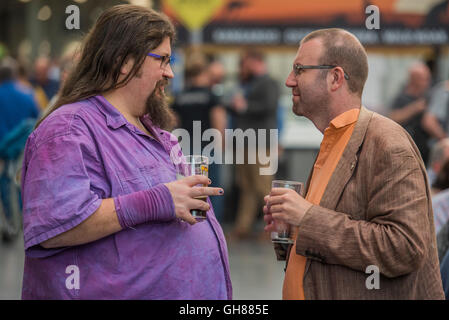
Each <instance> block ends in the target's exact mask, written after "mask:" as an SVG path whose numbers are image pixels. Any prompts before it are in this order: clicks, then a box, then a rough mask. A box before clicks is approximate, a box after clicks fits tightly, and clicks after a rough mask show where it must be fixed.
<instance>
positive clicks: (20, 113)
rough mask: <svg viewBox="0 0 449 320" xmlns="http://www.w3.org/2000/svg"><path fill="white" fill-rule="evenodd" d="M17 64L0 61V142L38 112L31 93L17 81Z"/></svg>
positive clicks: (33, 117)
mask: <svg viewBox="0 0 449 320" xmlns="http://www.w3.org/2000/svg"><path fill="white" fill-rule="evenodd" d="M17 72H18V64H17V62H16V61H15V60H14V59H12V58H10V57H5V58H3V59H2V60H1V61H0V141H1V140H2V139H3V138H4V137H5V135H6V134H8V133H9V132H10V131H12V130H13V129H14V128H15V127H17V126H18V125H19V124H20V123H21V122H22V121H23V120H25V119H29V118H31V119H36V118H37V117H38V115H39V110H38V107H37V105H36V102H35V100H34V96H33V92H32V91H31V90H29V89H28V88H26V87H25V86H23V85H22V84H20V83H19V82H18V81H17Z"/></svg>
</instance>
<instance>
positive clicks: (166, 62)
mask: <svg viewBox="0 0 449 320" xmlns="http://www.w3.org/2000/svg"><path fill="white" fill-rule="evenodd" d="M147 56H149V57H153V58H156V59H159V60H161V68H166V67H167V66H168V65H169V64H170V63H171V62H172V57H171V56H169V55H166V56H161V55H158V54H155V53H151V52H150V53H148V54H147Z"/></svg>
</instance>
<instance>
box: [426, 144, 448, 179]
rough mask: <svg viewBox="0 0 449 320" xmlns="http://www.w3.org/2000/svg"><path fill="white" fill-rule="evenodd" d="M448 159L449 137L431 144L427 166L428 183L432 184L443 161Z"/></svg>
mask: <svg viewBox="0 0 449 320" xmlns="http://www.w3.org/2000/svg"><path fill="white" fill-rule="evenodd" d="M447 160H449V138H444V139H441V140H440V141H438V142H437V143H435V144H434V145H433V146H432V149H431V151H430V157H429V165H428V167H427V177H428V178H429V185H431V186H432V185H433V183H434V182H435V180H436V178H437V176H438V174H439V172H440V170H441V168H442V167H443V165H444V163H445V162H446V161H447Z"/></svg>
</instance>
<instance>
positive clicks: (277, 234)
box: [268, 180, 303, 244]
mask: <svg viewBox="0 0 449 320" xmlns="http://www.w3.org/2000/svg"><path fill="white" fill-rule="evenodd" d="M271 188H288V189H292V190H294V191H296V193H298V194H299V195H301V193H302V189H303V184H302V183H301V182H296V181H286V180H274V181H273V182H272V183H271ZM268 210H270V208H269V207H268ZM274 228H275V231H273V232H271V241H272V242H273V243H281V244H292V243H294V240H293V239H291V234H290V231H291V230H290V229H291V226H290V225H289V224H288V223H287V222H284V221H280V220H276V219H274Z"/></svg>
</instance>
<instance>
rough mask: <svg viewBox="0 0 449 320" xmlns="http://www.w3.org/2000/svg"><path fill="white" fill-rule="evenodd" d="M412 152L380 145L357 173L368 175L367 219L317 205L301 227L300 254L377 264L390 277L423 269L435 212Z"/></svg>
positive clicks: (362, 267)
mask: <svg viewBox="0 0 449 320" xmlns="http://www.w3.org/2000/svg"><path fill="white" fill-rule="evenodd" d="M408 145H409V146H410V143H408ZM411 150H412V148H411V146H410V147H409V148H407V147H405V148H397V149H396V150H391V149H389V148H386V149H385V148H383V146H381V145H379V146H378V152H377V154H376V155H374V156H373V159H371V161H370V164H371V165H372V167H371V168H370V167H369V166H367V168H368V169H366V170H363V171H364V172H359V173H358V174H359V175H360V174H362V175H364V178H363V179H362V180H361V181H364V183H365V186H362V185H360V186H358V188H360V192H365V195H366V199H367V201H366V208H360V210H364V211H365V217H366V219H365V220H356V219H354V218H353V216H352V215H350V214H347V213H344V212H337V211H333V210H329V209H326V208H323V207H320V206H316V205H314V206H312V207H311V208H310V209H309V210H308V211H307V213H306V215H305V216H304V218H303V220H302V222H301V225H300V226H299V232H298V237H297V239H296V253H297V254H300V255H303V256H306V257H308V258H310V259H317V260H320V261H321V262H323V263H326V264H336V265H343V266H346V267H348V268H351V269H354V270H358V271H362V272H365V271H366V268H367V267H368V266H370V265H374V266H377V267H378V268H379V271H380V273H381V274H383V275H384V276H386V277H389V278H392V277H398V276H401V275H405V274H408V273H410V272H412V271H414V270H416V269H417V268H419V267H420V266H421V265H422V264H423V262H424V260H425V255H426V252H427V246H428V245H429V243H430V242H431V241H430V236H429V234H430V231H429V230H430V225H429V221H430V219H429V216H430V215H431V214H432V211H431V208H429V200H428V197H430V195H428V189H427V185H426V179H425V177H424V172H423V169H422V168H421V166H420V164H419V160H418V157H417V156H415V155H413V152H410V151H411ZM360 169H364V168H360V167H359V170H360ZM351 201H357V200H356V199H352V200H351ZM429 210H430V211H429Z"/></svg>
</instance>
